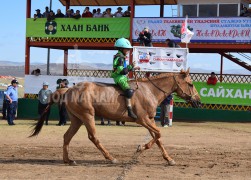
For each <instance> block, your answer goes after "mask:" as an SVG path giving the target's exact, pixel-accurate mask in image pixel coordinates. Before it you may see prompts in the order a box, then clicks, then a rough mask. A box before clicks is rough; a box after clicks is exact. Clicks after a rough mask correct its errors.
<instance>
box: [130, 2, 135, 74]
mask: <svg viewBox="0 0 251 180" xmlns="http://www.w3.org/2000/svg"><path fill="white" fill-rule="evenodd" d="M130 4H131V6H130V7H131V16H130V42H131V44H132V27H133V18H134V16H135V0H131V3H130ZM132 61H133V56H132V51H130V55H129V64H132ZM132 77H133V73H132V72H129V78H132Z"/></svg>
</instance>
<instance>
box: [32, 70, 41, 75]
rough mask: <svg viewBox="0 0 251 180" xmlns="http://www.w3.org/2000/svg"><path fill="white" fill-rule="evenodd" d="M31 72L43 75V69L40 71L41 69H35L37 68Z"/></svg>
mask: <svg viewBox="0 0 251 180" xmlns="http://www.w3.org/2000/svg"><path fill="white" fill-rule="evenodd" d="M31 74H32V75H35V76H39V75H41V71H40V69H35V70H33V71H32V72H31Z"/></svg>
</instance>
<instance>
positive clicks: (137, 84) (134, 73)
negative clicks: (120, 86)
mask: <svg viewBox="0 0 251 180" xmlns="http://www.w3.org/2000/svg"><path fill="white" fill-rule="evenodd" d="M133 76H134V78H135V81H136V86H137V87H136V89H135V90H137V89H139V83H138V78H137V74H136V71H133Z"/></svg>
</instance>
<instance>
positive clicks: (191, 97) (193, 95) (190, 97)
mask: <svg viewBox="0 0 251 180" xmlns="http://www.w3.org/2000/svg"><path fill="white" fill-rule="evenodd" d="M173 78H174V81H175V82H176V84H177V86H178V88H179V89H180V90H181V92H182V94H185V95H186V96H188V97H189V99H188V100H189V101H191V100H192V99H193V97H195V96H196V95H197V94H198V92H197V93H195V94H193V93H192V91H191V88H190V87H189V83H187V86H188V89H189V92H190V95H189V94H187V93H186V92H184V90H183V89H182V88H181V87H180V85H179V82H178V81H177V80H176V78H175V76H173ZM191 85H192V86H193V84H191Z"/></svg>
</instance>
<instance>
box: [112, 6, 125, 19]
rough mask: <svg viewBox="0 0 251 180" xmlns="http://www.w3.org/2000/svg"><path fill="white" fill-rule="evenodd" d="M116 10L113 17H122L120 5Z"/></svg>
mask: <svg viewBox="0 0 251 180" xmlns="http://www.w3.org/2000/svg"><path fill="white" fill-rule="evenodd" d="M117 10H118V11H117V12H115V13H114V16H115V17H122V16H123V12H122V10H123V9H122V7H118V8H117Z"/></svg>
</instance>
